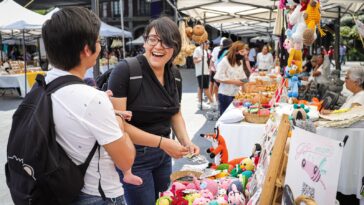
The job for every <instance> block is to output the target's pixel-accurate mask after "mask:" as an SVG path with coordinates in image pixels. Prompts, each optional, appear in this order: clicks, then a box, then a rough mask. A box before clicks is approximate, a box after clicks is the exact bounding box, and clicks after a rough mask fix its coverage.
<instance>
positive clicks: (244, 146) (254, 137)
mask: <svg viewBox="0 0 364 205" xmlns="http://www.w3.org/2000/svg"><path fill="white" fill-rule="evenodd" d="M231 109H234V107H233V105H232V104H230V106H229V107H228V108H227V111H228V110H231ZM227 111H225V112H224V114H226V113H228V112H227ZM237 111H238V112H241V111H240V110H237ZM224 114H223V115H224ZM220 118H223V116H221V117H220ZM216 125H218V126H219V128H220V133H221V135H222V136H223V137H224V139H225V142H226V146H227V148H228V151H229V160H232V159H235V158H239V157H249V156H250V155H251V154H252V149H253V147H254V144H255V143H259V142H260V141H259V139H261V137H262V136H263V134H264V127H265V125H264V124H253V123H248V122H240V123H234V124H226V123H222V122H220V121H219V120H218V121H217V122H216Z"/></svg>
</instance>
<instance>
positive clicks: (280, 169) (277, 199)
mask: <svg viewBox="0 0 364 205" xmlns="http://www.w3.org/2000/svg"><path fill="white" fill-rule="evenodd" d="M289 130H290V122H289V119H288V115H283V116H282V119H281V122H280V124H279V127H278V133H277V137H276V139H275V143H274V148H273V152H272V156H271V159H270V163H269V167H268V170H267V174H266V176H265V179H264V184H263V190H262V194H261V196H260V201H259V204H261V205H275V204H281V196H282V187H283V185H284V176H285V171H286V167H287V161H288V153H286V152H285V147H286V143H287V138H288V133H289Z"/></svg>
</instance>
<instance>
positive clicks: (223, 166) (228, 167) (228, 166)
mask: <svg viewBox="0 0 364 205" xmlns="http://www.w3.org/2000/svg"><path fill="white" fill-rule="evenodd" d="M245 158H246V157H240V158H236V159H233V160H230V161H228V162H227V163H225V164H220V165H218V166H216V168H215V167H211V168H215V169H216V170H221V171H223V170H228V172H231V170H232V169H234V167H235V166H236V165H237V164H240V162H241V161H243V159H245Z"/></svg>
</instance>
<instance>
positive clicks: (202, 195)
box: [200, 189, 214, 200]
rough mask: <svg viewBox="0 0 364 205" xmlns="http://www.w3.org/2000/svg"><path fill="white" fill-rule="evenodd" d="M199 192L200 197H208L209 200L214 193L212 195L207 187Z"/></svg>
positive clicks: (212, 197)
mask: <svg viewBox="0 0 364 205" xmlns="http://www.w3.org/2000/svg"><path fill="white" fill-rule="evenodd" d="M200 194H201V197H202V198H206V199H209V200H212V199H214V195H212V193H211V192H210V191H209V190H207V189H203V190H201V191H200Z"/></svg>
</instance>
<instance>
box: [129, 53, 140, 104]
mask: <svg viewBox="0 0 364 205" xmlns="http://www.w3.org/2000/svg"><path fill="white" fill-rule="evenodd" d="M125 61H126V63H127V64H128V68H129V86H128V98H127V101H128V104H132V102H134V100H135V99H136V97H137V96H138V93H139V90H140V87H141V86H142V80H143V74H142V68H141V66H140V63H139V61H138V59H137V57H131V58H126V59H125Z"/></svg>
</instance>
